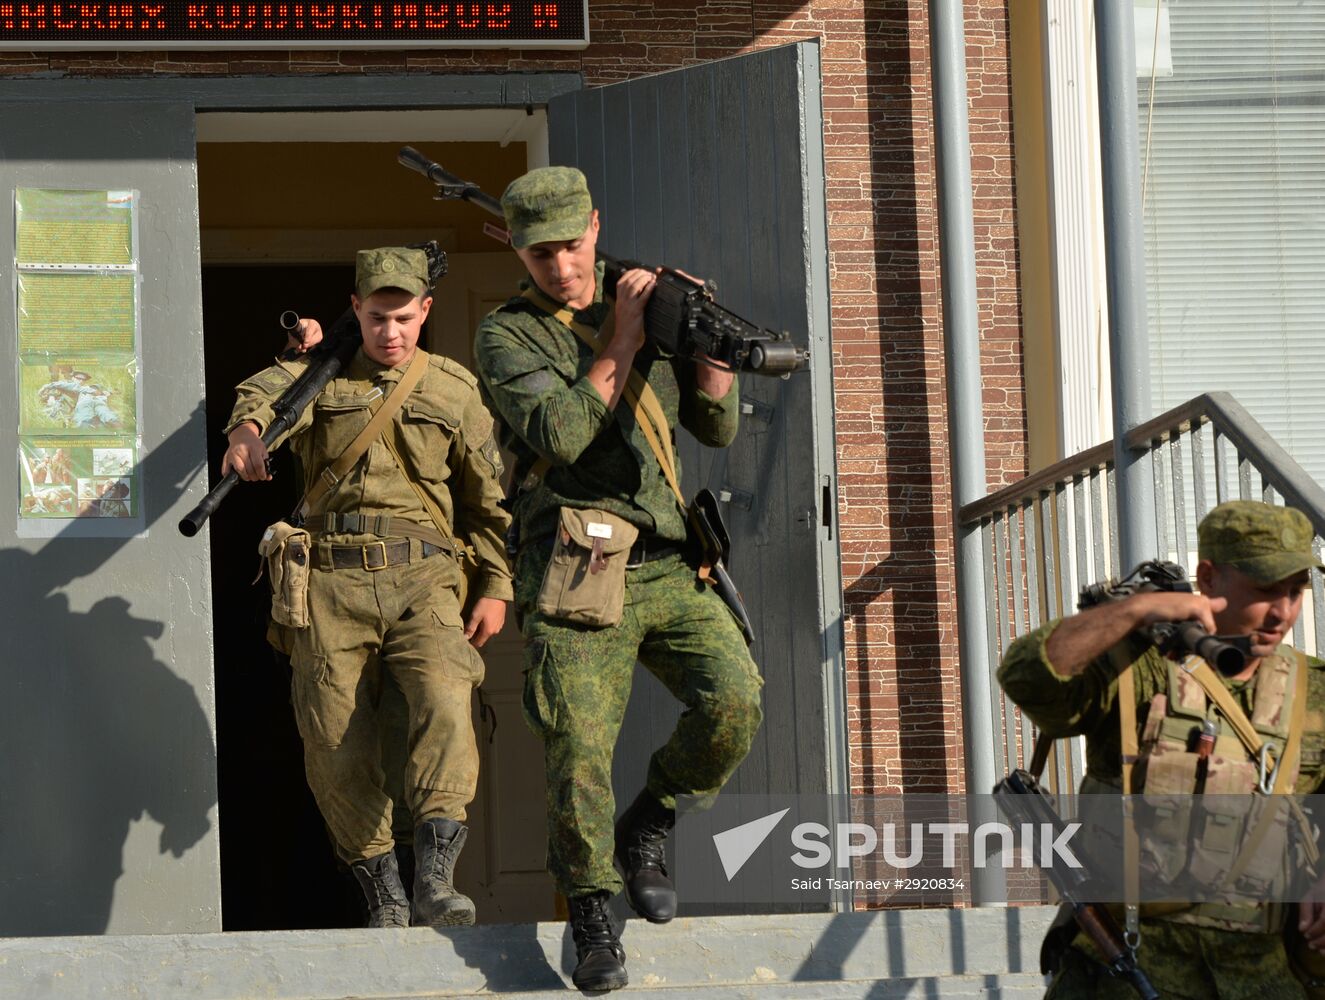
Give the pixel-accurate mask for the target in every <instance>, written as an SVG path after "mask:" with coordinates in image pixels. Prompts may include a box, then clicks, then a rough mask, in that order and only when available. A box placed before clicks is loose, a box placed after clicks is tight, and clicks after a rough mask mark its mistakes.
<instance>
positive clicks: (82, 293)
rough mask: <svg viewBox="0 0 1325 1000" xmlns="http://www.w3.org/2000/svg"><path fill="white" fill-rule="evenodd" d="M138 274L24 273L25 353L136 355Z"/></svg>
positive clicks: (21, 340) (21, 336) (21, 342)
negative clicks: (113, 353)
mask: <svg viewBox="0 0 1325 1000" xmlns="http://www.w3.org/2000/svg"><path fill="white" fill-rule="evenodd" d="M137 282H138V276H137V275H136V274H134V273H133V272H131V271H130V272H128V273H124V272H114V273H111V274H84V273H70V272H67V271H66V272H59V271H39V272H31V271H29V272H22V271H21V272H19V278H18V350H19V353H20V354H32V353H52V352H54V353H63V354H73V353H82V352H84V351H120V352H121V353H128V354H132V353H133V345H134V335H135V333H136V332H137V325H138V324H137V315H138V309H137V305H136V303H135V302H134V292H135V290H136V285H137Z"/></svg>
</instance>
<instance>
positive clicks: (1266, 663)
mask: <svg viewBox="0 0 1325 1000" xmlns="http://www.w3.org/2000/svg"><path fill="white" fill-rule="evenodd" d="M1195 659H1196V658H1195V657H1189V658H1188V659H1187V660H1185V661H1183V662H1182V663H1171V664H1170V665H1169V683H1168V691H1167V692H1164V693H1160V694H1157V695H1155V696H1154V698H1153V699H1151V702H1150V706H1149V712H1148V713H1147V714H1146V716H1145V719H1144V721H1143V722H1142V723H1141V725H1140V732H1139V754H1138V759H1137V764H1136V768H1135V770H1134V771H1133V786H1134V790H1135V791H1136V792H1138V793H1140V794H1141V795H1142V796H1143V800H1144V801H1145V802H1146V803H1147V804H1148V805H1155V808H1154V810H1153V812H1152V817H1153V819H1154V820H1155V823H1154V825H1153V826H1150V825H1149V824H1147V827H1146V835H1145V836H1144V837H1142V839H1141V841H1140V844H1139V849H1140V867H1141V871H1142V873H1143V874H1142V877H1143V878H1146V877H1154V878H1158V879H1162V880H1164V883H1165V884H1174V885H1178V884H1181V883H1182V882H1184V881H1186V882H1189V883H1194V884H1197V885H1201V886H1222V889H1223V890H1224V891H1226V892H1227V898H1228V902H1219V903H1216V902H1207V903H1198V904H1196V905H1194V906H1186V907H1180V908H1174V907H1171V906H1168V905H1166V904H1152V905H1149V906H1143V907H1142V913H1143V915H1145V916H1153V917H1157V918H1159V919H1164V920H1172V921H1177V922H1180V923H1190V924H1197V925H1199V926H1205V927H1219V928H1223V929H1226V930H1239V931H1251V932H1260V933H1268V932H1274V931H1277V930H1278V929H1279V928H1280V926H1281V925H1282V923H1283V918H1284V914H1285V908H1284V905H1283V904H1281V903H1274V902H1266V900H1274V899H1282V898H1284V892H1283V890H1285V888H1286V886H1287V882H1288V879H1289V877H1290V870H1291V868H1292V867H1293V866H1296V865H1298V864H1300V863H1301V861H1300V859H1299V858H1298V857H1297V854H1298V852H1297V850H1295V849H1294V843H1295V840H1294V835H1295V832H1296V828H1295V824H1294V823H1293V822H1292V821H1291V820H1290V819H1289V816H1288V811H1287V810H1285V809H1281V808H1274V809H1273V810H1272V811H1268V812H1267V810H1266V809H1262V808H1260V807H1262V806H1268V805H1269V797H1267V796H1264V795H1261V796H1257V800H1256V801H1255V802H1254V803H1253V804H1252V808H1250V809H1249V808H1248V800H1247V799H1246V798H1245V797H1246V796H1252V795H1255V793H1256V792H1257V789H1258V788H1260V787H1261V783H1262V778H1263V776H1264V771H1263V768H1262V766H1261V762H1260V761H1259V760H1258V758H1257V757H1256V756H1254V755H1253V754H1252V753H1251V751H1250V750H1249V749H1248V748H1247V746H1246V745H1245V743H1244V741H1243V740H1242V739H1240V738H1239V737H1238V735H1237V734H1236V732H1235V730H1234V727H1233V726H1232V725H1230V724H1229V721H1228V720H1227V719H1225V718H1224V716H1223V713H1222V712H1221V711H1220V710H1219V709H1218V708H1217V707H1216V706H1215V705H1214V704H1212V703H1211V700H1210V698H1209V696H1208V695H1207V694H1206V692H1205V690H1204V688H1203V687H1202V686H1201V684H1200V683H1199V682H1198V681H1197V680H1196V679H1195V678H1194V677H1193V676H1192V675H1191V674H1190V673H1189V672H1188V669H1187V668H1189V666H1190V665H1191V664H1192V662H1193V661H1194V660H1195ZM1305 669H1307V667H1306V663H1305V658H1304V657H1302V656H1301V655H1300V654H1297V653H1296V652H1295V651H1293V650H1291V649H1288V648H1287V647H1280V649H1279V650H1278V651H1276V652H1275V653H1274V654H1273V655H1271V656H1267V657H1266V658H1265V659H1263V660H1262V661H1261V664H1260V666H1259V667H1258V668H1257V670H1256V674H1255V677H1254V678H1253V680H1252V681H1251V682H1250V683H1252V684H1254V685H1255V689H1254V691H1253V692H1252V694H1253V698H1252V711H1251V714H1250V716H1249V717H1248V721H1249V722H1250V723H1251V725H1252V727H1254V728H1255V730H1256V732H1257V734H1259V736H1260V737H1261V740H1262V741H1263V742H1264V743H1266V744H1267V745H1268V750H1269V752H1270V755H1271V758H1272V759H1273V760H1275V761H1278V760H1279V759H1280V758H1281V757H1282V756H1283V755H1284V750H1285V748H1286V747H1287V745H1288V742H1289V736H1290V733H1289V729H1290V720H1292V719H1293V717H1294V713H1293V700H1294V698H1296V697H1298V696H1299V691H1300V692H1301V694H1302V695H1303V696H1305V685H1304V686H1303V687H1302V688H1300V689H1299V688H1298V685H1297V678H1296V672H1297V671H1299V670H1305ZM1298 717H1299V718H1300V717H1301V716H1300V714H1299V716H1298ZM1208 722H1209V723H1213V727H1209V726H1206V723H1208ZM1203 727H1205V728H1206V729H1207V731H1209V730H1210V729H1211V728H1213V730H1214V733H1215V739H1214V745H1213V747H1212V748H1210V749H1209V751H1208V753H1207V754H1205V755H1204V756H1203V755H1202V754H1201V753H1200V752H1198V748H1199V739H1198V737H1199V736H1200V734H1201V732H1202V728H1203ZM1299 739H1300V734H1299ZM1289 756H1290V757H1292V758H1293V759H1291V760H1285V761H1284V764H1285V765H1286V768H1285V770H1284V772H1283V773H1281V774H1278V775H1276V776H1275V777H1274V783H1275V787H1276V789H1278V790H1281V791H1284V790H1287V791H1291V789H1292V788H1293V785H1294V783H1295V782H1296V781H1297V772H1298V770H1299V761H1300V760H1301V756H1300V754H1291V755H1289ZM1280 783H1282V784H1280ZM1194 794H1201V795H1202V798H1200V799H1192V798H1190V797H1189V796H1192V795H1194ZM1166 796H1173V797H1174V798H1172V799H1168V798H1165V797H1166ZM1209 796H1216V798H1209ZM1275 798H1278V797H1277V796H1276V797H1275ZM1198 803H1199V804H1198ZM1263 817H1264V818H1263ZM1184 869H1185V870H1184ZM1252 900H1257V901H1258V902H1250V901H1252Z"/></svg>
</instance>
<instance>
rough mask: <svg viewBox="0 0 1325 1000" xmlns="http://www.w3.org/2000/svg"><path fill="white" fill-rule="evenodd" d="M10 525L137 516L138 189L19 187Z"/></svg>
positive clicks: (139, 484) (21, 528)
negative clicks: (15, 469) (15, 494)
mask: <svg viewBox="0 0 1325 1000" xmlns="http://www.w3.org/2000/svg"><path fill="white" fill-rule="evenodd" d="M14 208H15V212H14V215H15V220H16V225H17V233H16V240H15V243H16V246H17V252H16V255H15V261H14V265H15V271H16V275H17V281H16V288H17V296H16V310H17V317H16V319H17V322H16V324H15V327H16V329H17V331H18V372H17V383H18V385H17V389H18V403H19V405H18V419H19V427H18V431H19V447H18V461H19V476H18V480H19V522H20V523H19V531H20V534H25V533H31V532H25V531H24V523H25V522H26V523H27V524H29V525H33V526H34V527H33V528H32V531H33V532H37V533H41V532H42V529H41V528H40V525H39V522H41V521H51V520H59V519H66V518H141V515H142V509H141V507H140V498H141V496H142V482H141V478H142V477H141V475H140V473H139V470H138V456H139V453H140V448H141V434H140V433H139V431H140V428H139V414H140V413H141V412H142V410H141V402H142V401H141V399H140V398H139V393H138V372H139V370H140V365H139V359H138V283H139V279H140V275H139V272H138V259H137V251H136V246H135V234H136V212H137V193H136V192H133V191H63V190H42V189H38V188H19V189H18V190H17V191H16V192H15V195H14Z"/></svg>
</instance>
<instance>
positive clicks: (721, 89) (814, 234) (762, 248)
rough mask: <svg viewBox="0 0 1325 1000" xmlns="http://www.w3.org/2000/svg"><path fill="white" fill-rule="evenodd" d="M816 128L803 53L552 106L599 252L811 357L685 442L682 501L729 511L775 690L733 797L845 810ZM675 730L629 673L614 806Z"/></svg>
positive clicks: (556, 134)
mask: <svg viewBox="0 0 1325 1000" xmlns="http://www.w3.org/2000/svg"><path fill="white" fill-rule="evenodd" d="M819 120H820V112H819V90H818V53H817V48H816V47H815V46H814V45H813V44H812V43H802V44H798V45H793V46H787V47H785V48H780V49H773V50H769V51H765V52H760V53H756V54H753V55H748V56H741V57H737V58H733V59H728V60H723V61H720V62H716V63H709V64H706V65H703V66H696V67H693V68H689V69H685V70H680V71H675V72H671V73H664V74H659V75H657V76H652V77H646V78H643V79H640V80H635V81H630V82H628V83H624V84H616V85H613V86H610V87H605V88H601V89H599V90H593V91H586V92H583V93H580V94H569V95H565V96H562V97H558V98H555V99H554V100H553V101H552V102H551V104H550V105H549V128H550V154H551V160H552V162H553V163H574V164H576V165H578V166H580V167H581V169H583V170H584V171H585V173H586V175H587V176H588V179H589V186H590V188H591V190H592V191H593V194H594V199H595V204H596V205H597V206H598V207H599V209H600V210H601V212H602V219H603V232H602V236H601V239H600V246H601V247H602V248H603V249H605V250H607V251H608V252H611V253H614V254H616V255H618V256H635V257H637V258H638V259H640V260H642V261H645V262H647V263H665V264H667V265H670V266H673V267H678V268H680V269H682V270H685V271H687V272H689V273H691V274H695V275H698V276H700V277H703V278H708V279H713V280H715V281H717V283H718V286H719V296H718V298H719V301H721V302H722V303H723V304H724V305H726V306H727V307H728V308H730V309H732V310H734V311H736V312H738V313H741V314H742V315H744V316H746V317H747V318H748V319H750V320H752V321H754V322H756V323H759V324H760V325H763V326H768V327H773V328H776V329H786V330H788V331H789V332H790V333H791V334H792V337H793V338H794V339H795V341H796V342H797V343H798V344H800V345H806V344H811V345H812V347H813V350H814V355H815V356H814V361H815V363H816V365H817V368H818V369H819V371H816V373H815V375H813V376H812V375H811V374H808V373H802V374H798V375H796V376H794V377H792V378H791V379H788V380H781V379H769V378H762V377H756V376H749V375H748V376H745V377H744V378H742V380H741V397H742V400H743V401H744V402H745V403H746V404H747V407H748V409H750V410H752V411H753V412H747V413H746V414H745V415H744V416H743V417H742V427H741V431H740V434H739V436H738V438H737V440H736V442H735V443H734V444H733V445H732V447H730V448H728V449H725V450H722V451H712V450H709V449H705V448H701V447H700V446H699V444H698V443H697V442H695V441H694V440H693V438H691V437H690V436H689V435H688V434H685V433H684V432H683V433H682V434H681V453H682V465H683V468H684V479H683V486H684V488H685V489H686V492H687V494H690V493H693V492H694V491H695V490H696V489H698V488H699V487H701V486H709V487H710V488H712V489H713V490H715V492H716V491H722V490H725V491H727V492H728V493H730V494H731V497H732V500H731V502H730V503H729V504H728V505H727V508H726V510H727V519H728V526H729V528H730V530H731V534H732V538H733V547H734V556H733V571H734V576H735V578H736V581H737V583H738V584H739V585H740V586H741V589H742V591H743V593H744V595H745V598H746V601H747V604H748V605H749V607H750V609H751V612H752V618H753V620H754V623H755V628H756V632H757V633H758V639H757V641H756V644H755V648H754V654H755V658H756V660H757V661H758V662H759V664H760V667H761V670H762V671H763V674H764V678H765V685H766V686H765V695H764V711H765V723H764V727H763V730H762V732H761V734H760V736H759V739H758V740H757V742H756V744H755V746H754V748H753V749H752V751H751V753H750V756H749V757H748V758H747V760H746V761H745V762H744V763H743V764H742V765H741V767H740V769H739V770H738V771H737V773H736V775H735V777H734V778H733V780H732V782H731V784H730V785H729V786H728V790H729V791H735V792H741V791H745V792H791V791H801V792H806V793H811V794H819V793H824V792H828V791H845V783H844V782H845V767H844V766H843V763H842V762H843V758H844V750H843V745H844V738H843V730H844V727H845V717H844V714H843V709H842V698H841V696H840V693H841V685H842V675H841V670H842V656H841V648H842V640H841V622H840V602H841V569H840V561H839V559H838V557H837V546H836V540H835V525H834V520H835V519H834V517H833V515H834V514H835V511H833V510H831V509H830V511H829V517H828V521H829V526H828V527H824V526H822V524H821V522H822V520H823V511H822V509H821V507H822V501H821V498H822V487H823V486H824V485H827V486H828V487H829V494H830V508H831V503H832V501H831V496H832V495H833V494H834V493H835V489H833V483H834V475H835V471H834V463H833V452H832V440H833V435H832V419H833V412H832V397H831V372H830V365H831V351H830V347H829V332H828V328H827V322H828V305H827V303H828V291H827V265H826V257H825V256H824V255H825V253H826V249H825V240H824V237H823V233H824V232H825V226H826V222H825V219H824V217H823V213H824V202H823V161H822V136H821V134H820V132H819V126H818V122H819ZM820 372H822V374H820ZM825 386H827V387H828V391H824V387H825ZM830 710H831V711H832V712H833V713H834V714H833V716H832V717H829V715H828V712H829V711H830ZM677 713H678V707H677V704H676V702H675V701H674V700H673V699H672V698H671V697H670V695H668V694H667V692H666V691H665V690H664V689H663V687H662V686H661V685H660V684H658V683H657V682H656V681H655V680H654V679H653V678H652V676H651V675H649V674H648V673H647V672H646V671H643V670H641V671H638V672H637V678H636V683H635V688H634V691H633V693H632V698H631V703H630V707H629V709H628V711H627V715H626V722H625V725H624V726H623V729H622V734H621V737H620V739H619V741H618V748H617V749H618V752H617V758H616V761H615V764H614V773H613V780H614V786H615V789H616V793H617V797H618V800H620V801H619V805H624V802H625V801H628V799H629V797H633V795H634V794H635V792H636V791H637V790H638V788H639V787H640V786H641V784H642V783H643V780H644V774H645V767H646V764H647V760H648V756H649V754H650V753H651V752H652V751H653V750H654V749H655V748H656V747H657V746H659V745H660V744H661V743H662V742H663V741H664V740H665V739H666V737H667V735H668V733H670V731H671V727H672V725H673V723H674V721H675V719H676V717H677ZM751 863H752V864H753V863H756V861H752V862H751Z"/></svg>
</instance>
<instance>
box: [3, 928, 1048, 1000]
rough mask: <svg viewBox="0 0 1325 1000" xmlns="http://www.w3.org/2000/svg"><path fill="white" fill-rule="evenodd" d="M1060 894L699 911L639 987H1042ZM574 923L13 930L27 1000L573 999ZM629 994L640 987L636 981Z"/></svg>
mask: <svg viewBox="0 0 1325 1000" xmlns="http://www.w3.org/2000/svg"><path fill="white" fill-rule="evenodd" d="M1052 915H1053V910H1052V909H1051V908H1047V907H1027V908H1006V909H1005V908H987V909H967V910H888V911H873V912H866V913H842V914H796V915H778V916H741V917H695V918H689V919H685V918H682V919H678V920H674V921H673V922H672V923H670V924H667V925H664V926H654V925H650V924H646V923H643V922H642V921H635V920H632V921H628V922H627V923H626V925H625V929H624V931H623V933H622V943H623V945H624V946H625V948H626V952H627V960H626V964H627V968H628V969H629V971H630V977H631V986H630V987H629V990H630V992H631V993H641V992H648V993H650V994H654V993H656V994H657V995H658V996H659V997H685V996H699V995H703V996H704V997H714V998H729V997H730V998H736V997H747V996H748V997H751V998H754V1000H784V998H785V1000H792V998H795V1000H814V998H819V997H834V998H846V997H861V998H864V997H869V998H870V1000H887V998H893V997H898V998H900V997H907V996H922V997H926V998H934V997H937V998H949V997H954V998H956V997H982V996H991V997H1012V998H1018V1000H1020V998H1022V997H1026V998H1029V997H1033V996H1039V995H1041V993H1042V992H1043V985H1042V982H1041V979H1040V976H1039V974H1038V972H1037V971H1036V970H1037V968H1038V958H1037V954H1038V950H1039V941H1040V937H1041V934H1042V933H1043V930H1044V928H1045V927H1047V926H1048V923H1049V921H1050V919H1051V918H1052ZM574 961H575V949H574V945H573V943H572V942H571V939H570V933H569V929H568V927H567V925H566V924H564V923H546V924H493V925H487V926H481V927H463V928H449V929H446V930H436V931H434V930H429V929H426V928H417V929H411V930H392V931H369V930H324V931H281V932H268V933H232V934H224V933H223V934H193V935H158V936H124V937H110V936H107V937H78V938H8V939H3V940H0V996H3V997H15V998H23V1000H126V998H162V1000H256V998H266V1000H348V998H355V1000H405V998H409V1000H430V998H441V997H473V996H511V997H519V998H521V1000H543V998H552V997H557V998H565V997H566V996H567V995H568V993H570V994H573V993H574V992H575V991H574V990H573V987H571V985H570V970H571V968H572V967H573V965H574ZM627 995H628V994H627Z"/></svg>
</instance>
